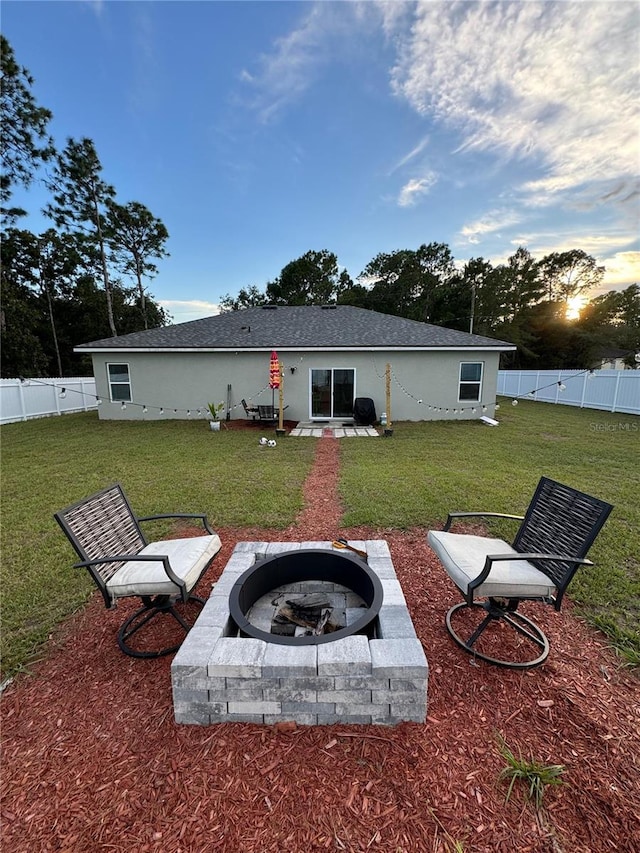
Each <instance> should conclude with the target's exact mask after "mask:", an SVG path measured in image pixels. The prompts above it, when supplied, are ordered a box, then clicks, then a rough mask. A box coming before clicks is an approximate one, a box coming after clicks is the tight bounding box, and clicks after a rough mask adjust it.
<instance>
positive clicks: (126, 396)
mask: <svg viewBox="0 0 640 853" xmlns="http://www.w3.org/2000/svg"><path fill="white" fill-rule="evenodd" d="M107 376H108V378H109V394H110V395H111V402H113V403H130V402H131V380H130V379H129V365H128V364H108V365H107Z"/></svg>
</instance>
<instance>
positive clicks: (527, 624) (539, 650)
mask: <svg viewBox="0 0 640 853" xmlns="http://www.w3.org/2000/svg"><path fill="white" fill-rule="evenodd" d="M463 610H464V611H471V610H479V611H482V614H484V616H483V618H482V620H481V622H480V624H479V625H478V626H477V627H476V628H475V630H473V631H472V632H471V633H470V634H469V637H468V639H466V640H464V639H462V637H460V635H459V633H458V631H456V629H455V628H454V627H453V620H454V617H455V615H456V614H458V613H459V612H461V611H463ZM494 622H502V623H504V624H505V625H507V626H508V627H509V628H511V629H513V630H514V631H515V632H516V633H517V635H518V637H519V638H520V639H521V646H522V647H523V648H524V651H525V654H526V657H527V658H528V659H527V660H524V661H520V660H515V661H514V660H504V659H502V658H496V657H493V655H490V654H486V653H485V652H483V651H480V650H478V649H477V648H476V643H477V642H478V641H479V640H480V638H481V637H482V634H483V633H484V631H485V629H486V628H487V627H488V626H489V625H491V624H492V623H494ZM446 626H447V631H448V632H449V634H451V636H452V638H453V639H454V640H455V642H456V643H457V644H458V645H459V646H460V647H461V648H463V649H464V650H465V651H466V652H468V653H469V654H471V655H473V656H474V657H475V658H480V660H484V661H487V663H492V664H495V665H496V666H503V667H507V668H509V669H531V668H532V667H534V666H540V664H541V663H544V661H545V660H546V659H547V657H548V655H549V641H548V639H547V638H546V636H545V635H544V633H543V632H542V631H541V629H540V628H539V627H538V626H537V625H536V624H535V622H532V621H531V619H527V617H526V616H523V615H522V614H521V613H518V612H517V610H516V609H515V608H514V607H513V604H512V603H508V604H507V605H506V606H505V605H502V604H499V603H498V602H496V601H495V599H489V601H483V602H480V603H474V604H467V603H466V602H464V601H463V602H461V603H460V604H456V605H454V606H453V607H452V608H451V610H449V612H448V613H447V616H446ZM531 655H534V657H531Z"/></svg>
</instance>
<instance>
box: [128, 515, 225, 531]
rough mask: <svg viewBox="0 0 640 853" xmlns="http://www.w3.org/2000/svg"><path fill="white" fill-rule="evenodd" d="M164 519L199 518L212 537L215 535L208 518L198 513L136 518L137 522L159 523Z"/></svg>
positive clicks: (139, 516)
mask: <svg viewBox="0 0 640 853" xmlns="http://www.w3.org/2000/svg"><path fill="white" fill-rule="evenodd" d="M162 518H199V519H200V521H202V525H203V527H204V529H205V530H206V531H207V533H210V534H211V535H213V534H214V533H215V530H212V529H211V527H210V526H209V520H208V519H207V516H206V515H203V514H201V513H198V512H169V513H162V514H161V515H145V516H142V515H138V516H136V521H157V520H158V519H162Z"/></svg>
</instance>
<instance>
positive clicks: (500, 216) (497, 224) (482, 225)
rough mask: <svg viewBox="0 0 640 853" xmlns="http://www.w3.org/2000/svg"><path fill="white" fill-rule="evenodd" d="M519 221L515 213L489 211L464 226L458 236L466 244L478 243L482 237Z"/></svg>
mask: <svg viewBox="0 0 640 853" xmlns="http://www.w3.org/2000/svg"><path fill="white" fill-rule="evenodd" d="M519 221H520V216H519V214H517V213H516V212H515V211H506V210H502V211H501V210H491V211H489V212H488V213H486V214H485V215H484V216H482V217H481V218H480V219H477V220H476V221H475V222H470V223H469V224H468V225H464V226H463V227H462V228H461V229H460V236H461V237H462V238H464V240H465V241H466V242H468V243H479V242H480V240H481V238H482V237H485V236H487V235H488V234H494V233H495V232H498V231H501V230H502V229H503V228H508V227H510V226H512V225H516V224H517V223H518V222H519Z"/></svg>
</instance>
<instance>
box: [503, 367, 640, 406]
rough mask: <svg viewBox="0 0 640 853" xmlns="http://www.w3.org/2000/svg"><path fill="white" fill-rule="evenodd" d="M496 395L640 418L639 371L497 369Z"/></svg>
mask: <svg viewBox="0 0 640 853" xmlns="http://www.w3.org/2000/svg"><path fill="white" fill-rule="evenodd" d="M561 384H562V385H564V386H565V387H564V389H561V388H560V385H561ZM498 394H500V395H502V396H505V397H520V398H523V399H531V400H538V401H539V402H543V403H560V404H561V405H563V406H579V407H580V408H584V409H600V410H602V411H606V412H620V413H621V414H627V415H640V370H594V371H593V372H589V371H588V370H581V371H580V370H499V371H498Z"/></svg>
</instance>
